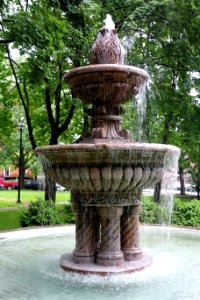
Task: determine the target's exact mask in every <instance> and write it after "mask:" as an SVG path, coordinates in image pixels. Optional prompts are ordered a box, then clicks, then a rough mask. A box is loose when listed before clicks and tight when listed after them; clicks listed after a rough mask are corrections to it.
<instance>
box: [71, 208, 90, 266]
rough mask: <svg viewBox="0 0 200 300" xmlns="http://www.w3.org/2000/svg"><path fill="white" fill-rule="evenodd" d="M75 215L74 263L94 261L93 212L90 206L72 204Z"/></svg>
mask: <svg viewBox="0 0 200 300" xmlns="http://www.w3.org/2000/svg"><path fill="white" fill-rule="evenodd" d="M73 212H74V214H75V216H76V248H75V250H74V251H73V260H74V262H75V263H89V262H94V255H95V212H94V209H93V208H92V207H87V206H86V207H84V206H80V205H76V204H73Z"/></svg>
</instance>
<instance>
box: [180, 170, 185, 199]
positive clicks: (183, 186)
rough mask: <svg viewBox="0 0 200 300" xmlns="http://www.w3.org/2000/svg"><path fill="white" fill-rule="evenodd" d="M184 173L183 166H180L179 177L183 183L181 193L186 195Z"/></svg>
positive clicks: (181, 183)
mask: <svg viewBox="0 0 200 300" xmlns="http://www.w3.org/2000/svg"><path fill="white" fill-rule="evenodd" d="M183 175H184V173H183V168H182V167H179V179H180V185H181V191H180V195H185V182H184V176H183Z"/></svg>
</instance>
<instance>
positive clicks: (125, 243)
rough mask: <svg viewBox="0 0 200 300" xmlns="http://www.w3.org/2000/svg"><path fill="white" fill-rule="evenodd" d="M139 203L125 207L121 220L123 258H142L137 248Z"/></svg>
mask: <svg viewBox="0 0 200 300" xmlns="http://www.w3.org/2000/svg"><path fill="white" fill-rule="evenodd" d="M140 210H141V204H139V203H138V204H136V205H133V206H127V207H125V210H124V214H123V216H122V220H121V250H122V251H123V253H124V259H125V260H127V261H133V260H137V259H140V258H142V251H141V249H140V248H139V214H140Z"/></svg>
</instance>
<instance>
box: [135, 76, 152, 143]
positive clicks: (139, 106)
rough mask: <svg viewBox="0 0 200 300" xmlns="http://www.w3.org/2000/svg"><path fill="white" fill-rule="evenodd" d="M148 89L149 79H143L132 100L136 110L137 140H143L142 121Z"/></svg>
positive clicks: (143, 120) (144, 115) (144, 114)
mask: <svg viewBox="0 0 200 300" xmlns="http://www.w3.org/2000/svg"><path fill="white" fill-rule="evenodd" d="M148 89H149V81H145V82H144V83H143V84H142V85H141V86H140V87H139V92H138V94H137V95H136V97H135V100H134V108H135V110H136V126H135V139H136V141H138V142H144V141H145V134H144V122H145V117H146V108H147V97H146V96H147V92H148Z"/></svg>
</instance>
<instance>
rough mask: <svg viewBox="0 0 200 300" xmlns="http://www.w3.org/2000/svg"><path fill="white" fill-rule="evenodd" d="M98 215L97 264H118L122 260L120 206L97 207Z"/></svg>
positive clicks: (121, 209) (120, 263)
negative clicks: (99, 228)
mask: <svg viewBox="0 0 200 300" xmlns="http://www.w3.org/2000/svg"><path fill="white" fill-rule="evenodd" d="M97 212H98V214H99V216H100V227H101V243H100V248H99V251H98V254H97V264H98V265H102V266H119V265H122V264H123V262H124V255H123V253H122V251H121V249H120V248H121V244H120V217H121V215H122V212H123V208H122V207H98V208H97Z"/></svg>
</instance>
